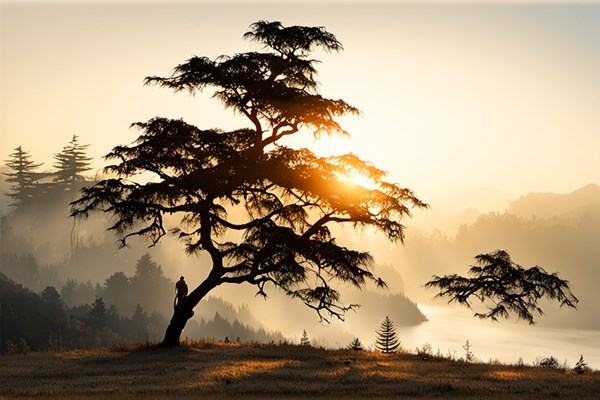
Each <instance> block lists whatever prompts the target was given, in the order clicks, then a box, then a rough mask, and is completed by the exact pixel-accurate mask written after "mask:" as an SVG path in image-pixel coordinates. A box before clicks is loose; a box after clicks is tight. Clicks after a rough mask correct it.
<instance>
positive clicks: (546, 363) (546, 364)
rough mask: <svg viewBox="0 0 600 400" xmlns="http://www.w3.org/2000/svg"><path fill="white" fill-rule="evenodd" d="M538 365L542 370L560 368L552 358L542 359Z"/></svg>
mask: <svg viewBox="0 0 600 400" xmlns="http://www.w3.org/2000/svg"><path fill="white" fill-rule="evenodd" d="M539 365H540V367H543V368H553V369H558V368H560V363H559V362H558V360H557V359H556V358H555V357H554V356H550V357H546V358H542V360H541V361H540V364H539Z"/></svg>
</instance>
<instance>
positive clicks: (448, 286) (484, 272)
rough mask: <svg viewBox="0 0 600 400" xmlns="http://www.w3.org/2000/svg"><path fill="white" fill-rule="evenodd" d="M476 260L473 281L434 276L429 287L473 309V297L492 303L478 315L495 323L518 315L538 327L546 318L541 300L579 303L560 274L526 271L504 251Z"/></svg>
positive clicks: (536, 267) (538, 269)
mask: <svg viewBox="0 0 600 400" xmlns="http://www.w3.org/2000/svg"><path fill="white" fill-rule="evenodd" d="M475 260H476V261H477V263H476V265H473V266H472V267H471V268H470V270H469V275H471V276H472V277H471V278H467V277H463V276H459V275H457V274H452V275H447V276H443V277H440V276H434V277H433V279H432V280H431V281H429V282H428V283H427V284H426V285H425V286H426V287H429V288H439V293H438V295H437V297H449V298H450V299H449V302H457V303H459V304H462V305H465V306H467V307H469V308H470V307H471V303H470V301H471V298H475V299H477V300H479V301H481V302H491V306H489V307H488V311H487V312H484V313H480V312H477V313H475V316H476V317H479V318H482V319H491V320H493V321H497V320H498V318H508V317H509V316H510V313H514V314H516V316H517V318H518V319H522V320H525V321H527V322H529V323H530V324H534V323H535V316H536V315H537V316H542V315H544V312H543V311H542V309H541V308H540V306H539V305H538V300H540V299H541V298H543V297H546V298H549V299H551V300H557V301H559V302H560V305H561V306H567V307H572V308H575V306H576V304H577V303H578V301H579V300H578V299H577V297H575V295H573V293H572V292H571V287H570V285H569V282H568V281H566V280H563V279H561V278H560V277H559V275H558V274H557V273H552V274H550V273H548V272H546V270H544V269H543V268H542V267H539V266H534V267H531V268H528V269H526V268H523V267H522V266H520V265H518V264H516V263H515V262H513V261H512V260H511V258H510V255H509V254H508V253H507V252H506V251H504V250H497V251H495V252H492V253H487V254H480V255H478V256H477V257H475Z"/></svg>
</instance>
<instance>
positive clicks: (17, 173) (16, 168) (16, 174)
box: [3, 146, 42, 207]
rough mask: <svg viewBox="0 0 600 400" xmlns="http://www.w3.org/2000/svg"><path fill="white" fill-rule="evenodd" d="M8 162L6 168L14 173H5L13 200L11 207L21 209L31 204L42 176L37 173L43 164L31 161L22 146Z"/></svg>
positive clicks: (12, 154) (9, 194) (13, 153)
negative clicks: (20, 207)
mask: <svg viewBox="0 0 600 400" xmlns="http://www.w3.org/2000/svg"><path fill="white" fill-rule="evenodd" d="M9 157H10V158H9V159H8V160H6V166H7V167H9V168H10V169H11V170H12V172H3V174H4V175H6V176H7V178H6V182H8V183H9V184H10V193H8V194H7V195H8V196H9V197H10V198H11V199H12V203H10V206H12V207H19V206H24V205H27V204H28V203H30V202H31V200H32V198H33V196H34V192H35V188H36V184H37V181H38V180H39V179H40V178H41V177H42V174H40V173H39V172H36V169H37V168H39V167H40V166H41V165H42V164H36V163H35V162H34V161H32V160H31V155H30V154H29V152H27V151H24V150H23V149H22V148H21V146H19V147H17V148H16V149H15V150H14V151H13V152H12V153H11V154H10V155H9Z"/></svg>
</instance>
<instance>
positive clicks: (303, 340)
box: [300, 329, 310, 346]
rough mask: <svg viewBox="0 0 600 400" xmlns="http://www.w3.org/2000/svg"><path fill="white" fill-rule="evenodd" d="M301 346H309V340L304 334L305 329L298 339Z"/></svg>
mask: <svg viewBox="0 0 600 400" xmlns="http://www.w3.org/2000/svg"><path fill="white" fill-rule="evenodd" d="M300 345H301V346H310V339H309V338H308V334H307V333H306V329H304V330H303V331H302V337H301V338H300Z"/></svg>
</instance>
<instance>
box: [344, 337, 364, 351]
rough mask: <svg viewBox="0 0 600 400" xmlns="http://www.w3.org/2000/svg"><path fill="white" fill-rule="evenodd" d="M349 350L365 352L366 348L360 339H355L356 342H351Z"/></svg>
mask: <svg viewBox="0 0 600 400" xmlns="http://www.w3.org/2000/svg"><path fill="white" fill-rule="evenodd" d="M348 349H350V350H357V351H359V350H364V347H363V345H362V343H361V342H360V339H359V338H354V340H353V341H352V342H350V344H349V345H348Z"/></svg>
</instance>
